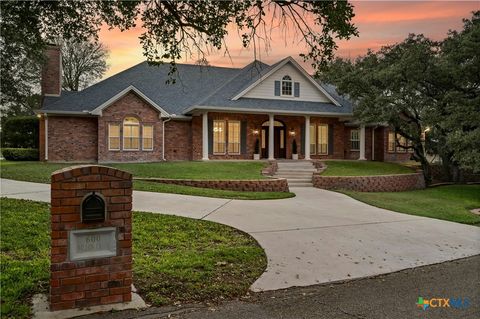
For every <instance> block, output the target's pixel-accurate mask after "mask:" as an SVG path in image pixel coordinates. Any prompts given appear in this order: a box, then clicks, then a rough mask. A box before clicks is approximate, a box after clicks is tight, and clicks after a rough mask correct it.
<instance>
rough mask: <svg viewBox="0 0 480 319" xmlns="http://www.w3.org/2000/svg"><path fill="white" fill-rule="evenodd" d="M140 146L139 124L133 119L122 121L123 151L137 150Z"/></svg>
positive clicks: (128, 118)
mask: <svg viewBox="0 0 480 319" xmlns="http://www.w3.org/2000/svg"><path fill="white" fill-rule="evenodd" d="M139 146H140V123H139V122H138V120H137V119H136V118H134V117H126V118H125V119H124V120H123V149H124V150H138V149H139Z"/></svg>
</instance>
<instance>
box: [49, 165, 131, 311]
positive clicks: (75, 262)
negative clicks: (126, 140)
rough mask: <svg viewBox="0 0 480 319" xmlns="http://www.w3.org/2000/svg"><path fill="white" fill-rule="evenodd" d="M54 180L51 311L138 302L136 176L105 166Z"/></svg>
mask: <svg viewBox="0 0 480 319" xmlns="http://www.w3.org/2000/svg"><path fill="white" fill-rule="evenodd" d="M51 178H52V180H51V223H52V224H51V239H52V242H51V243H52V250H51V272H50V310H51V311H56V310H63V309H71V308H82V307H89V306H95V305H105V304H110V303H118V302H128V301H131V299H132V294H131V284H132V175H131V174H129V173H126V172H123V171H120V170H116V169H113V168H109V167H103V166H92V165H88V166H75V167H70V168H66V169H63V170H59V171H56V172H54V173H53V174H52V177H51Z"/></svg>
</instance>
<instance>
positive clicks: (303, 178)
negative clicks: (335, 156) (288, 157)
mask: <svg viewBox="0 0 480 319" xmlns="http://www.w3.org/2000/svg"><path fill="white" fill-rule="evenodd" d="M277 164H278V170H277V172H276V173H275V175H274V176H275V177H278V178H286V179H287V182H288V186H289V187H313V184H312V175H313V173H314V172H316V171H317V170H316V169H315V167H314V166H313V163H312V162H310V161H304V160H298V161H278V162H277Z"/></svg>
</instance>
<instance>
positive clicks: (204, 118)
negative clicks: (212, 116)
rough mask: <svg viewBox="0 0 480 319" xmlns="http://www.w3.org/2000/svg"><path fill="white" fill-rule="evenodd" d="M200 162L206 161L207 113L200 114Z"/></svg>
mask: <svg viewBox="0 0 480 319" xmlns="http://www.w3.org/2000/svg"><path fill="white" fill-rule="evenodd" d="M202 160H204V161H208V112H204V113H203V114H202Z"/></svg>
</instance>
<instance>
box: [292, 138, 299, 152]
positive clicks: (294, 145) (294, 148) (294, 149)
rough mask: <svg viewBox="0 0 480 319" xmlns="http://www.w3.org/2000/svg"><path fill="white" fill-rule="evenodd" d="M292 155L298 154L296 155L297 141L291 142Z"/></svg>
mask: <svg viewBox="0 0 480 319" xmlns="http://www.w3.org/2000/svg"><path fill="white" fill-rule="evenodd" d="M292 154H298V153H297V140H295V139H294V140H293V142H292Z"/></svg>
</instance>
